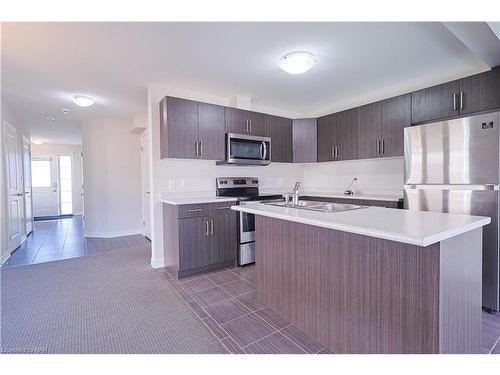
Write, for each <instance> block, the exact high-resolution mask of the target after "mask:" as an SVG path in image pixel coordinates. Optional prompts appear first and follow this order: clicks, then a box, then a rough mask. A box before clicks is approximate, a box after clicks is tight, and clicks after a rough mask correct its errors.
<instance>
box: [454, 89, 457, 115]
mask: <svg viewBox="0 0 500 375" xmlns="http://www.w3.org/2000/svg"><path fill="white" fill-rule="evenodd" d="M453 110H454V111H456V110H457V93H456V92H454V93H453Z"/></svg>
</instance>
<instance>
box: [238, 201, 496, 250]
mask: <svg viewBox="0 0 500 375" xmlns="http://www.w3.org/2000/svg"><path fill="white" fill-rule="evenodd" d="M231 208H232V209H233V210H235V211H242V212H248V213H251V214H255V215H261V216H267V217H272V218H275V219H282V220H288V221H293V222H296V223H302V224H308V225H314V226H318V227H323V228H329V229H335V230H340V231H343V232H349V233H355V234H361V235H365V236H370V237H377V238H382V239H386V240H390V241H396V242H402V243H407V244H411V245H417V246H429V245H432V244H434V243H436V242H440V241H443V240H445V239H448V238H451V237H454V236H457V235H459V234H462V233H465V232H468V231H470V230H473V229H476V228H480V227H482V226H484V225H487V224H489V223H490V222H491V219H490V218H489V217H483V216H469V215H452V214H444V213H438V212H423V211H408V210H400V209H395V208H382V207H367V208H362V209H358V210H351V211H341V212H330V213H325V212H318V211H308V210H303V209H297V208H286V207H278V206H270V205H265V204H259V203H255V204H248V205H244V206H232V207H231Z"/></svg>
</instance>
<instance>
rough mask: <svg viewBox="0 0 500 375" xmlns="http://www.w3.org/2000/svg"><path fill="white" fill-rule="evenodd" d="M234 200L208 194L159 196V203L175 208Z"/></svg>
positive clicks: (233, 200)
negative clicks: (184, 205)
mask: <svg viewBox="0 0 500 375" xmlns="http://www.w3.org/2000/svg"><path fill="white" fill-rule="evenodd" d="M236 200H237V199H236V198H230V197H229V198H228V197H218V196H216V195H210V194H206V195H204V194H200V195H190V196H186V195H184V196H182V195H168V194H162V195H161V196H160V202H162V203H167V204H173V205H175V206H179V205H183V204H200V203H218V202H236Z"/></svg>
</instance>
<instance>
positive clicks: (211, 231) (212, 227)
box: [210, 220, 214, 236]
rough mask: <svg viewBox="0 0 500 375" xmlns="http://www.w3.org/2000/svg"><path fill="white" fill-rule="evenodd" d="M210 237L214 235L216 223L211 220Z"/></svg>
mask: <svg viewBox="0 0 500 375" xmlns="http://www.w3.org/2000/svg"><path fill="white" fill-rule="evenodd" d="M210 235H211V236H213V235H214V221H213V220H210Z"/></svg>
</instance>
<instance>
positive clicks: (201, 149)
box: [199, 141, 203, 156]
mask: <svg viewBox="0 0 500 375" xmlns="http://www.w3.org/2000/svg"><path fill="white" fill-rule="evenodd" d="M199 143H200V156H202V155H203V142H202V141H200V142H199Z"/></svg>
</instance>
